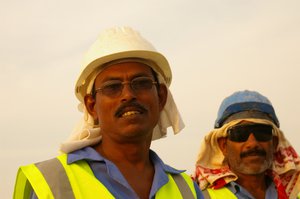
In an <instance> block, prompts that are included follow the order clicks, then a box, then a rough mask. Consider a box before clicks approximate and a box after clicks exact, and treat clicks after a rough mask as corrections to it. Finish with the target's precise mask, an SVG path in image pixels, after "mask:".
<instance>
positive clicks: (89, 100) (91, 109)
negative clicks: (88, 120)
mask: <svg viewBox="0 0 300 199" xmlns="http://www.w3.org/2000/svg"><path fill="white" fill-rule="evenodd" d="M84 105H85V107H86V110H87V111H88V113H89V114H90V115H91V116H92V117H93V118H94V120H95V121H96V120H97V119H98V115H97V112H96V109H95V105H96V99H95V98H94V97H93V96H92V95H90V94H88V95H86V96H84Z"/></svg>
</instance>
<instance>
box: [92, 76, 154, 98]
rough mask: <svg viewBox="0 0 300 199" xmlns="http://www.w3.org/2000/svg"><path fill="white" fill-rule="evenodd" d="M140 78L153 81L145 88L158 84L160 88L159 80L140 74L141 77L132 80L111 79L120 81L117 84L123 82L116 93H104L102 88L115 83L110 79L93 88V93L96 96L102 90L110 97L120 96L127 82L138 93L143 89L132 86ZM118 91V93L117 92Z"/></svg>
mask: <svg viewBox="0 0 300 199" xmlns="http://www.w3.org/2000/svg"><path fill="white" fill-rule="evenodd" d="M139 78H140V79H144V80H146V79H147V80H149V82H150V81H151V83H152V85H151V88H149V89H145V90H151V89H152V88H153V86H154V85H156V87H157V88H159V86H158V84H159V83H158V81H155V80H153V79H152V78H151V77H147V76H139V77H135V78H133V79H132V80H130V81H121V80H111V81H116V82H118V83H116V84H115V85H117V84H118V85H119V84H121V87H120V90H119V91H118V92H116V94H112V95H109V94H104V93H103V91H102V90H103V89H105V87H107V86H109V85H113V83H112V84H110V83H109V82H110V81H107V82H105V83H104V84H102V86H101V87H99V88H96V89H93V94H92V95H93V96H94V97H95V95H96V94H97V93H98V92H101V94H103V95H105V96H109V97H118V96H120V95H121V94H122V91H123V89H124V86H125V85H126V84H128V85H129V86H130V89H131V90H132V91H133V92H135V93H138V92H140V91H142V90H140V91H138V90H136V88H134V86H132V83H133V82H134V81H135V80H137V79H139ZM117 93H118V94H117Z"/></svg>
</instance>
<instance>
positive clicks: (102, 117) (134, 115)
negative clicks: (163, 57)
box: [87, 62, 167, 141]
mask: <svg viewBox="0 0 300 199" xmlns="http://www.w3.org/2000/svg"><path fill="white" fill-rule="evenodd" d="M137 77H147V78H151V79H152V80H153V81H155V80H154V77H153V73H152V70H151V68H150V67H149V66H147V65H144V64H142V63H138V62H125V63H118V64H114V65H111V66H109V67H107V68H106V69H104V70H103V71H102V72H101V73H100V74H99V75H98V76H97V77H96V80H95V88H96V89H97V88H101V87H103V85H106V84H107V82H108V81H112V80H119V81H121V82H131V81H132V79H135V78H137ZM160 87H161V88H162V89H157V87H156V85H153V86H152V88H151V89H149V90H146V91H145V92H138V93H137V92H136V91H134V90H132V88H131V86H130V84H124V87H123V90H122V93H121V94H120V95H119V96H114V97H112V96H108V95H105V94H104V93H102V92H97V93H96V95H95V99H94V100H95V101H94V104H93V105H92V106H90V105H88V106H87V107H92V108H91V109H92V110H91V112H90V111H89V112H90V113H91V114H92V115H93V117H94V119H95V120H98V122H99V125H100V128H101V133H102V136H103V139H105V138H106V137H109V138H111V139H119V141H120V140H126V139H128V140H131V141H133V140H134V139H135V138H136V139H142V138H145V137H147V138H148V139H150V140H151V137H152V131H153V128H154V127H155V126H156V124H157V122H158V119H159V115H160V111H161V110H162V109H163V106H164V104H165V100H166V97H167V96H166V89H165V87H164V86H162V85H161V86H160Z"/></svg>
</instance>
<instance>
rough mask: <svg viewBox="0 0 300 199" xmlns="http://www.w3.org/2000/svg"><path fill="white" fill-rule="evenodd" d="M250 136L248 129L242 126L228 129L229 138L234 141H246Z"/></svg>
mask: <svg viewBox="0 0 300 199" xmlns="http://www.w3.org/2000/svg"><path fill="white" fill-rule="evenodd" d="M248 137H249V133H248V131H245V128H243V127H242V126H236V127H233V128H231V129H229V130H228V138H229V140H231V141H233V142H245V141H246V140H247V139H248Z"/></svg>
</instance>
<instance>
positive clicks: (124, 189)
mask: <svg viewBox="0 0 300 199" xmlns="http://www.w3.org/2000/svg"><path fill="white" fill-rule="evenodd" d="M79 160H86V161H87V163H88V164H89V165H90V167H91V169H92V171H93V173H94V175H95V177H96V178H97V179H98V180H99V181H100V182H101V183H102V184H103V185H104V186H105V187H106V188H107V189H108V190H109V191H110V193H111V194H112V195H114V197H115V198H117V199H118V198H122V199H124V198H130V199H138V198H139V197H138V195H137V194H136V193H135V192H134V190H133V189H132V188H131V186H130V185H129V184H128V182H127V180H126V179H125V178H124V176H123V175H122V173H121V172H120V170H119V169H118V168H117V166H116V165H115V164H114V163H113V162H111V161H109V160H108V159H105V158H104V157H103V156H102V155H101V154H99V153H98V152H97V151H95V150H94V149H93V148H92V147H86V148H83V149H80V150H77V151H74V152H72V153H69V154H68V160H67V161H68V164H72V163H75V162H76V161H79ZM150 160H151V161H152V163H153V165H154V169H155V173H154V178H153V182H152V187H151V191H150V195H149V199H154V198H155V194H156V192H157V191H158V190H159V189H160V188H161V187H162V186H164V185H165V184H167V183H168V181H169V178H168V176H167V173H171V174H179V173H182V172H184V171H183V170H177V169H174V168H172V167H170V166H168V165H166V164H164V163H163V161H162V160H161V159H160V158H159V157H158V155H157V154H156V153H155V152H154V151H152V150H150ZM194 187H195V190H196V195H197V198H203V195H202V193H201V191H200V189H199V187H198V186H197V184H196V183H195V182H194ZM34 195H35V194H34ZM32 199H34V197H32Z"/></svg>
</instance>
